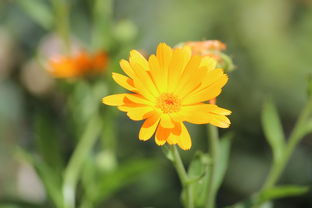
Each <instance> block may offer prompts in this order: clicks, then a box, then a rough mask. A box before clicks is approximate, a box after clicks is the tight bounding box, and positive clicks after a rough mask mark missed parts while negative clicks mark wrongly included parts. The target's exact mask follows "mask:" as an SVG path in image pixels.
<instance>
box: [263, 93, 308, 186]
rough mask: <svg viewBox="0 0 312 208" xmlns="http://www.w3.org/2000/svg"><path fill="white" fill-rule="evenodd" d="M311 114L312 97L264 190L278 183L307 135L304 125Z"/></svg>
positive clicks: (272, 170) (271, 171)
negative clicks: (290, 159) (295, 150)
mask: <svg viewBox="0 0 312 208" xmlns="http://www.w3.org/2000/svg"><path fill="white" fill-rule="evenodd" d="M311 112H312V97H310V98H309V100H308V102H307V104H306V106H305V107H304V109H303V110H302V113H301V114H300V116H299V118H298V120H297V122H296V124H295V127H294V129H293V131H292V133H291V135H290V137H289V140H288V141H289V142H288V143H287V145H286V146H285V148H284V151H283V156H282V158H281V160H279V161H278V162H276V163H274V164H273V165H272V168H271V170H270V172H269V175H268V177H267V179H266V182H265V183H264V185H263V188H262V190H266V189H269V188H271V187H273V186H274V185H275V183H276V182H277V180H278V179H279V177H280V175H281V174H282V172H283V170H284V169H285V166H286V164H287V162H288V160H289V158H290V156H291V155H292V153H293V151H294V149H295V148H296V146H297V144H298V143H299V142H300V140H301V139H302V138H303V136H304V134H305V129H304V127H305V126H304V124H305V122H306V121H307V119H308V118H309V116H310V114H311Z"/></svg>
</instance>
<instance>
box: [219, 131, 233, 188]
mask: <svg viewBox="0 0 312 208" xmlns="http://www.w3.org/2000/svg"><path fill="white" fill-rule="evenodd" d="M233 136H234V134H233V133H231V132H230V133H228V134H226V135H225V136H224V137H223V138H221V140H220V150H219V155H218V158H219V160H218V164H217V165H216V168H217V170H216V172H217V174H216V175H217V178H216V181H215V185H214V186H215V189H216V190H218V189H219V187H220V185H221V183H222V181H223V178H224V175H225V172H226V170H227V166H228V161H229V156H230V149H231V144H232V138H233Z"/></svg>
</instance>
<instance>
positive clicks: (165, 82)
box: [103, 43, 231, 150]
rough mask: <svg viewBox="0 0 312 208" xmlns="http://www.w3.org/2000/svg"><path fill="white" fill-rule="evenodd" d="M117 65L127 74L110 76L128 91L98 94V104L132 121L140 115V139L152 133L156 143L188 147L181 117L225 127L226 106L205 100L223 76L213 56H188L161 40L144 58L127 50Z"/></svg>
mask: <svg viewBox="0 0 312 208" xmlns="http://www.w3.org/2000/svg"><path fill="white" fill-rule="evenodd" d="M120 66H121V68H122V69H123V71H124V72H125V73H126V75H127V76H124V75H122V74H118V73H113V79H114V80H115V81H116V82H117V83H118V84H119V85H120V86H122V87H124V88H126V89H127V90H129V91H131V93H123V94H115V95H110V96H107V97H104V98H103V103H105V104H107V105H112V106H117V107H118V109H119V110H121V111H124V112H126V113H127V115H128V117H129V118H130V119H132V120H135V121H139V120H145V121H144V123H143V125H142V127H141V129H140V133H139V139H140V140H143V141H146V140H148V139H150V138H151V137H152V136H153V135H154V133H155V132H156V133H155V141H156V143H157V144H158V145H163V144H165V143H168V144H171V145H173V144H177V145H179V147H181V148H182V149H184V150H188V149H190V148H191V145H192V141H191V138H190V135H189V133H188V130H187V129H186V127H185V125H184V122H189V123H193V124H207V123H209V124H212V125H215V126H218V127H221V128H227V127H229V125H230V121H229V119H228V118H227V117H226V115H229V114H230V113H231V111H229V110H226V109H223V108H220V107H218V106H217V105H213V104H207V103H206V102H207V101H208V100H210V99H212V98H215V97H217V96H218V95H219V94H220V93H221V89H222V87H223V86H224V85H225V84H226V82H227V81H228V77H227V75H226V74H224V73H223V69H216V68H215V67H216V61H215V60H214V59H212V58H209V57H202V56H197V55H192V52H191V49H190V47H188V46H185V47H183V48H176V49H172V48H170V47H169V46H167V45H166V44H164V43H161V44H159V46H158V48H157V52H156V55H151V56H150V57H149V59H148V60H146V59H145V58H144V57H143V56H142V55H141V54H140V53H139V52H137V51H135V50H133V51H131V52H130V57H129V61H126V60H121V62H120Z"/></svg>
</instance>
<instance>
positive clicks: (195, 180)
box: [182, 151, 211, 207]
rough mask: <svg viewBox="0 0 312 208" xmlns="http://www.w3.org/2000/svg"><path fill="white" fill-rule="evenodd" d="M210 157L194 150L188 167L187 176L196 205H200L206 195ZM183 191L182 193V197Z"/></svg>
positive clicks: (203, 202) (183, 195)
mask: <svg viewBox="0 0 312 208" xmlns="http://www.w3.org/2000/svg"><path fill="white" fill-rule="evenodd" d="M210 164H211V159H210V156H209V155H208V154H205V153H202V152H200V151H198V152H196V153H195V155H194V158H193V159H192V161H191V163H190V166H189V168H188V176H189V178H190V182H189V183H191V186H192V189H193V197H194V201H195V205H196V207H202V206H203V205H204V204H205V199H206V197H207V187H208V181H209V176H210ZM183 197H185V193H182V198H183Z"/></svg>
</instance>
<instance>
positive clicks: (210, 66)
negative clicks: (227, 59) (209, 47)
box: [200, 56, 217, 71]
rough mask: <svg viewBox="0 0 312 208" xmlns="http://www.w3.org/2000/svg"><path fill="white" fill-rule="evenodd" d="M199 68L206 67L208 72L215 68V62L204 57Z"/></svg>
mask: <svg viewBox="0 0 312 208" xmlns="http://www.w3.org/2000/svg"><path fill="white" fill-rule="evenodd" d="M200 66H201V67H207V70H208V71H210V70H213V69H215V68H216V66H217V61H216V60H215V59H214V58H211V57H209V56H204V57H203V59H202V61H201V63H200Z"/></svg>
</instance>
